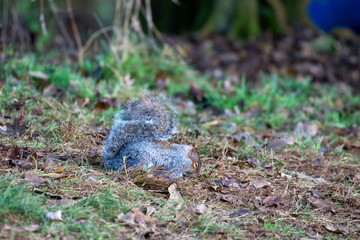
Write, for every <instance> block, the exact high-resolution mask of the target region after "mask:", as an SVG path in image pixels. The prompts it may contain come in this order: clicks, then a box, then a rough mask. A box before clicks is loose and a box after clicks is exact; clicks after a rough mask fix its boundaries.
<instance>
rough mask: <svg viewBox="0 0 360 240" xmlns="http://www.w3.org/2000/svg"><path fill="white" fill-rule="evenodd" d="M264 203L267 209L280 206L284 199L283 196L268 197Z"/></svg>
mask: <svg viewBox="0 0 360 240" xmlns="http://www.w3.org/2000/svg"><path fill="white" fill-rule="evenodd" d="M262 203H263V205H264V206H265V207H271V206H275V205H276V206H279V204H280V203H282V199H281V196H268V197H267V198H265V199H264V200H263V202H262Z"/></svg>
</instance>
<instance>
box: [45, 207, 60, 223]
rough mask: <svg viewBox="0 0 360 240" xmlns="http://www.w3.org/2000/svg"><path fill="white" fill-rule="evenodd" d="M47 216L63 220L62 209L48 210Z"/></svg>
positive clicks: (50, 218) (49, 218)
mask: <svg viewBox="0 0 360 240" xmlns="http://www.w3.org/2000/svg"><path fill="white" fill-rule="evenodd" d="M45 218H46V219H47V220H57V221H62V218H61V209H60V210H57V211H55V212H47V213H46V215H45Z"/></svg>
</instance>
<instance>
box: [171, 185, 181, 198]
mask: <svg viewBox="0 0 360 240" xmlns="http://www.w3.org/2000/svg"><path fill="white" fill-rule="evenodd" d="M168 191H169V193H170V197H169V200H181V199H182V197H181V195H180V193H179V192H178V190H177V185H176V183H173V184H171V185H170V186H169V188H168Z"/></svg>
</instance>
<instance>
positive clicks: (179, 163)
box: [105, 140, 193, 178]
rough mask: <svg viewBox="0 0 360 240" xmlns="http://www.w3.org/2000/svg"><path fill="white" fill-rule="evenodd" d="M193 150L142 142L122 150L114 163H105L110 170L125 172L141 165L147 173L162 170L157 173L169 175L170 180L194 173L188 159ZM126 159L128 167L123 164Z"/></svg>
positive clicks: (174, 145) (184, 146)
mask: <svg viewBox="0 0 360 240" xmlns="http://www.w3.org/2000/svg"><path fill="white" fill-rule="evenodd" d="M192 148H193V147H192V146H189V145H180V144H172V145H171V147H168V146H166V147H164V146H163V145H162V144H159V143H156V142H152V141H151V142H149V141H146V140H145V141H140V142H136V143H132V144H129V145H127V146H125V147H124V148H122V149H121V150H120V152H119V153H118V154H117V155H116V156H115V158H113V159H112V161H107V162H105V166H106V168H108V169H113V170H124V168H125V167H126V168H131V167H136V166H137V165H138V164H139V163H141V164H142V165H143V170H145V171H146V170H149V169H153V168H154V169H158V168H160V169H161V170H159V171H156V173H158V174H163V175H168V176H169V177H170V178H173V177H183V176H186V175H187V174H188V173H190V172H191V171H192V169H191V160H190V158H189V157H188V152H189V151H190V150H191V149H192ZM124 158H125V165H126V166H124V164H123V163H124Z"/></svg>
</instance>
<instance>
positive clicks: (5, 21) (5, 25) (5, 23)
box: [1, 0, 8, 49]
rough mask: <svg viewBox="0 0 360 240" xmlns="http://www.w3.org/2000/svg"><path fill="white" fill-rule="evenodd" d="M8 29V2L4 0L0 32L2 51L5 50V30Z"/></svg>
mask: <svg viewBox="0 0 360 240" xmlns="http://www.w3.org/2000/svg"><path fill="white" fill-rule="evenodd" d="M7 28H8V0H4V5H3V24H2V30H1V41H2V45H3V46H2V47H3V49H5V48H6V30H7Z"/></svg>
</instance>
